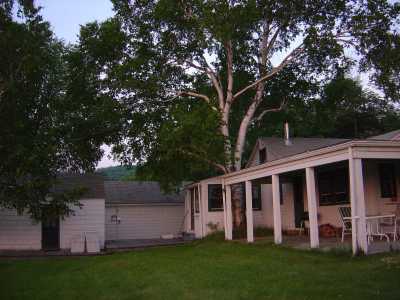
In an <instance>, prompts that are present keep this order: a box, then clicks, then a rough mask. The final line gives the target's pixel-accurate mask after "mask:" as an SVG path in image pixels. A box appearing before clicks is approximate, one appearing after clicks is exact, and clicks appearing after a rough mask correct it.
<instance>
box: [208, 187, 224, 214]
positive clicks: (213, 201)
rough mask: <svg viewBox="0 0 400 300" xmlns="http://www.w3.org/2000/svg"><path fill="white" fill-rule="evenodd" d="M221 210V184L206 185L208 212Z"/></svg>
mask: <svg viewBox="0 0 400 300" xmlns="http://www.w3.org/2000/svg"><path fill="white" fill-rule="evenodd" d="M218 210H223V203H222V184H209V185H208V211H218Z"/></svg>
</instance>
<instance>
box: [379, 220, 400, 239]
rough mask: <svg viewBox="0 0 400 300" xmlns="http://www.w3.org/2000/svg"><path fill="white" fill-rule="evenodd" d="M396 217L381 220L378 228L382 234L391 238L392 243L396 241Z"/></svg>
mask: <svg viewBox="0 0 400 300" xmlns="http://www.w3.org/2000/svg"><path fill="white" fill-rule="evenodd" d="M397 226H398V225H397V216H393V217H388V218H382V220H381V222H380V224H379V227H380V230H381V233H382V234H385V235H391V236H393V241H396V240H397V234H398V232H397V230H398V228H397Z"/></svg>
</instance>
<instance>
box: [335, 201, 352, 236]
mask: <svg viewBox="0 0 400 300" xmlns="http://www.w3.org/2000/svg"><path fill="white" fill-rule="evenodd" d="M338 209H339V215H340V221H341V223H342V243H343V242H344V236H345V235H346V234H351V208H350V207H348V206H340V207H339V208H338Z"/></svg>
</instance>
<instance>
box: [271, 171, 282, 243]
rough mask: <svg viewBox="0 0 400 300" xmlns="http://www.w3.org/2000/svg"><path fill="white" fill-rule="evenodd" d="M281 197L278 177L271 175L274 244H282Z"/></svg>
mask: <svg viewBox="0 0 400 300" xmlns="http://www.w3.org/2000/svg"><path fill="white" fill-rule="evenodd" d="M280 198H281V196H280V190H279V175H272V205H273V215H274V239H275V244H281V243H282V221H281V199H280Z"/></svg>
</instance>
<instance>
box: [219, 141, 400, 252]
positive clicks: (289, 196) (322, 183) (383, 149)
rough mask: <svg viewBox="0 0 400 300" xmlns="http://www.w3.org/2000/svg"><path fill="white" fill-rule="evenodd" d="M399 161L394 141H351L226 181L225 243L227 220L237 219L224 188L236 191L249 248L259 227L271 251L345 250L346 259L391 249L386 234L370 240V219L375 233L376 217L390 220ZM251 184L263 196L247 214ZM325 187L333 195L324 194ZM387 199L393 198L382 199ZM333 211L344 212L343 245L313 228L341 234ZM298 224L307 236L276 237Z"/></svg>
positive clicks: (229, 233)
mask: <svg viewBox="0 0 400 300" xmlns="http://www.w3.org/2000/svg"><path fill="white" fill-rule="evenodd" d="M399 159H400V143H399V142H394V141H384V142H383V141H351V142H348V143H343V144H340V145H335V146H332V147H326V148H323V149H319V150H315V151H310V152H307V153H303V154H299V155H295V156H292V157H289V158H285V159H281V160H277V161H272V162H268V163H265V164H262V165H259V166H256V167H251V168H248V169H244V170H242V171H239V172H235V173H232V174H228V175H226V176H224V178H223V179H222V185H223V191H224V192H223V203H224V209H223V211H224V229H225V238H226V239H227V240H231V239H232V238H233V236H234V234H233V233H234V231H235V226H236V225H237V224H235V223H234V220H233V215H235V214H236V218H237V214H238V213H237V211H236V210H237V207H235V206H237V205H236V204H235V202H236V201H232V189H233V188H234V187H235V186H237V185H238V184H242V185H243V187H244V189H243V190H244V195H245V197H244V199H245V200H244V205H243V206H242V208H244V211H245V213H244V216H243V219H244V222H245V231H246V239H247V242H249V243H251V242H253V241H254V228H255V226H256V225H257V223H259V222H260V220H261V222H264V223H265V224H266V225H269V227H271V228H273V232H274V235H273V240H274V243H276V244H282V243H284V244H288V245H291V246H294V247H301V248H304V247H306V245H308V247H309V248H323V249H324V248H346V247H348V248H350V249H352V251H353V253H354V254H358V253H365V254H371V253H376V252H384V251H390V250H399V248H400V247H399V243H398V242H394V241H393V240H394V238H395V237H396V235H395V234H392V235H391V236H390V237H389V235H388V238H390V241H389V242H388V241H387V238H386V237H382V236H372V235H371V234H372V231H371V223H372V222H371V220H375V219H376V220H378V221H376V222H375V223H376V224H377V226H379V224H380V221H381V219H380V216H392V220H396V214H399V211H400V204H399V202H398V201H397V194H396V191H397V190H398V188H399V187H398V186H399V182H398V179H397V178H396V177H395V173H396V169H398V168H399ZM382 166H385V167H386V168H383V167H382ZM390 172H393V174H390ZM332 174H336V175H335V176H334V175H332ZM392 175H393V176H392ZM382 180H386V182H384V183H382V182H381V181H382ZM257 185H261V187H262V188H261V190H263V192H262V193H261V198H262V203H263V205H262V206H263V207H262V208H261V212H259V211H257V210H254V209H253V205H254V204H255V202H254V200H255V199H254V198H255V197H257V196H255V193H254V186H257ZM332 186H335V187H336V188H335V189H333V191H331V193H330V192H329V191H330V189H332V188H331V187H332ZM383 189H385V191H383ZM390 192H394V194H393V195H389V194H390ZM385 193H389V194H388V195H385ZM268 195H270V196H268ZM282 199H283V200H282ZM299 199H300V200H299ZM285 202H286V203H285ZM285 205H286V206H288V207H290V209H289V210H288V211H290V210H291V213H290V212H289V213H288V211H287V207H286V206H285ZM339 207H349V208H350V209H349V214H350V215H349V216H348V218H347V221H348V222H349V223H350V224H348V225H349V226H348V228H347V229H348V230H347V231H346V233H347V235H346V236H347V239H345V241H344V242H342V241H341V237H340V238H339V240H338V239H337V238H334V239H326V238H322V237H320V232H319V231H320V230H319V229H320V225H323V224H330V225H332V226H333V227H336V228H341V227H344V224H343V220H342V219H341V217H340V214H339V210H338V208H339ZM304 213H307V220H306V222H304V220H301V218H300V217H299V216H300V215H303V214H304ZM371 216H373V217H371ZM301 221H303V223H302V225H301V226H299V225H300V224H299V223H300V222H301ZM304 223H306V224H307V225H306V226H307V227H308V230H309V236H307V237H306V236H284V235H283V231H284V230H287V229H289V230H290V229H296V228H297V229H298V228H299V227H302V226H304ZM394 225H395V224H394ZM397 233H398V231H397ZM381 238H382V239H383V240H382V241H381Z"/></svg>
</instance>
